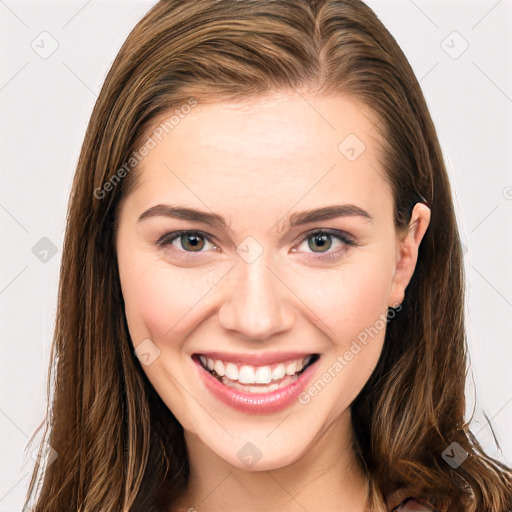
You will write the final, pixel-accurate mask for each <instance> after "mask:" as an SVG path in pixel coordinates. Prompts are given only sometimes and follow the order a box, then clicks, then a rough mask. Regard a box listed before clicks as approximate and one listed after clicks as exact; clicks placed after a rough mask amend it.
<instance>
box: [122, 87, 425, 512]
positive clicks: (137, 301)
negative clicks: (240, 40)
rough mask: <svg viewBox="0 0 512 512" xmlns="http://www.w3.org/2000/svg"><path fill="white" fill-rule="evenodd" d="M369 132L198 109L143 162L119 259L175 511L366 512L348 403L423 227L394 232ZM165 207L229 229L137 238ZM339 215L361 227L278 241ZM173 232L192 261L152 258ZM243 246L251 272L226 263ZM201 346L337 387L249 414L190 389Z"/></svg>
mask: <svg viewBox="0 0 512 512" xmlns="http://www.w3.org/2000/svg"><path fill="white" fill-rule="evenodd" d="M374 124H375V121H374V120H373V119H372V116H371V115H370V114H369V113H368V111H367V109H364V108H363V107H362V105H360V104H359V103H357V102H355V101H354V100H352V99H348V98H345V97H342V96H336V97H325V96H312V95H309V96H307V101H305V100H304V99H303V98H302V97H301V96H299V95H296V94H287V95H284V94H283V95H272V96H268V97H265V98H260V99H259V100H258V102H244V103H240V104H226V103H219V104H216V105H199V106H197V107H196V108H195V109H194V110H193V111H192V112H191V113H190V114H189V115H188V116H187V117H186V118H185V119H182V120H181V121H180V123H179V124H178V125H177V126H176V127H175V128H174V129H173V130H172V132H170V133H169V134H168V135H166V136H165V137H164V138H163V140H162V141H161V142H160V143H159V144H158V145H157V146H156V147H155V148H154V149H152V150H151V151H150V153H149V154H148V155H147V156H146V157H145V158H144V159H143V160H142V162H141V163H140V168H139V169H138V172H140V173H141V182H140V185H139V187H138V188H137V189H136V190H135V191H134V192H133V193H132V194H131V195H130V196H128V197H127V199H126V202H125V203H124V204H123V207H122V209H121V211H120V224H119V230H118V233H117V235H116V244H117V252H118V263H119V271H120V278H121V285H122V290H123V296H124V299H125V311H126V316H127V321H128V326H129V330H130V335H131V338H132V342H133V345H134V347H137V346H138V345H139V344H140V343H141V342H142V341H143V340H147V339H149V340H151V343H152V344H153V346H154V347H157V349H158V350H159V355H158V357H156V358H155V359H154V361H153V362H152V363H151V364H149V365H142V369H143V371H144V372H145V373H146V375H147V376H148V378H149V380H150V381H151V383H152V384H153V386H154V388H155V390H156V392H157V393H158V394H159V395H160V397H161V398H162V400H163V401H164V402H165V403H166V405H167V406H168V407H169V409H170V410H171V411H172V412H173V414H174V415H175V416H176V418H177V419H178V421H179V422H180V423H181V424H182V426H183V428H184V431H185V438H186V442H187V447H188V452H189V460H190V465H191V475H190V481H189V486H188V489H187V492H186V493H185V495H184V496H182V498H181V499H180V500H179V502H178V503H174V504H172V510H173V511H180V512H181V511H191V512H193V511H194V510H195V511H197V512H203V511H208V512H219V511H222V512H225V511H226V510H243V511H244V512H253V511H254V512H262V511H268V512H274V511H282V510H286V511H287V512H295V511H297V512H298V511H304V510H309V511H317V510H322V511H350V512H359V511H360V512H363V511H365V510H366V509H367V503H366V490H367V480H366V477H365V475H364V473H363V471H362V470H361V469H360V465H359V463H358V461H357V458H356V455H355V451H354V448H353V432H352V427H351V421H350V404H351V402H352V401H353V400H354V398H355V397H356V396H357V394H358V393H359V391H360V390H361V389H362V387H363V386H364V384H365V383H366V381H367V380H368V378H369V376H370V374H371V373H372V371H373V369H374V368H375V365H376V363H377V361H378V358H379V355H380V353H381V350H382V344H383V341H384V335H385V322H382V318H386V313H387V311H388V307H389V306H396V305H398V304H400V303H401V302H402V300H403V297H404V293H405V289H406V287H407V285H408V283H409V281H410V278H411V277H412V274H413V272H414V268H415V265H416V262H417V254H418V247H419V244H420V242H421V239H422V238H423V236H424V233H425V231H426V229H427V227H428V223H429V220H430V210H429V209H428V208H427V207H426V206H425V205H423V204H417V205H416V206H415V208H414V210H413V214H412V218H411V221H410V225H409V230H408V231H407V232H406V233H403V234H399V233H396V232H395V229H394V224H393V199H392V193H391V189H390V187H389V184H388V183H387V182H386V180H385V179H384V178H383V176H384V171H383V170H382V167H381V165H380V163H379V160H378V157H379V154H380V151H381V149H380V144H379V138H378V134H377V133H376V130H375V129H374ZM350 134H353V136H356V137H357V139H355V138H354V137H353V136H351V137H352V138H349V139H346V138H347V137H348V136H349V135H350ZM343 141H348V142H345V143H344V144H342V145H341V149H340V147H339V145H340V143H342V142H343ZM358 141H360V142H362V143H363V144H364V147H363V146H361V145H360V142H358ZM352 148H355V150H354V151H352ZM358 153H360V154H358ZM354 157H356V158H354ZM159 204H166V205H169V204H172V205H180V206H185V207H189V208H197V209H200V210H203V211H206V212H208V213H212V212H215V213H218V214H219V215H221V216H223V217H224V218H225V219H226V222H227V227H224V228H223V227H218V226H212V225H207V224H203V223H200V222H198V221H185V220H182V219H176V218H171V217H168V216H165V215H154V216H147V217H146V218H144V219H142V220H140V221H139V217H140V216H141V214H142V213H143V212H145V211H147V210H148V209H149V208H151V207H153V206H155V205H159ZM342 204H348V205H355V206H357V207H358V208H360V209H361V210H364V212H366V213H367V214H368V216H369V217H371V219H370V218H368V217H367V216H366V215H343V216H339V217H336V218H330V219H324V220H318V221H315V222H311V223H308V224H304V225H298V226H294V227H288V225H287V220H288V217H289V215H291V214H293V213H296V212H302V211H304V210H311V209H316V208H320V207H325V206H332V205H342ZM322 229H323V230H331V232H330V234H331V237H330V238H329V237H327V239H325V240H324V242H325V244H324V245H323V246H322V245H320V246H319V245H318V237H316V238H315V236H313V235H312V234H311V233H312V232H313V231H315V232H316V231H318V230H322ZM180 230H181V231H195V232H196V236H199V238H198V239H197V240H196V241H197V245H196V246H195V249H194V248H191V247H190V246H189V245H184V244H183V241H184V238H180V236H179V235H178V236H176V237H175V238H173V239H172V237H168V243H167V245H166V246H165V247H162V246H161V245H159V244H158V243H157V241H158V240H159V239H161V237H163V236H164V235H166V234H167V233H173V232H176V231H180ZM333 230H337V232H335V233H334V232H333ZM197 231H200V233H202V234H206V235H208V236H209V237H210V239H211V241H209V240H208V239H207V238H205V237H202V238H201V234H199V235H198V234H197ZM338 233H342V234H343V235H344V236H345V238H341V239H340V238H337V236H338ZM247 237H251V238H249V239H248V238H247ZM347 237H348V238H347ZM171 239H172V241H170V240H171ZM248 240H249V242H250V243H251V244H252V245H250V248H251V249H250V250H251V251H255V250H258V248H260V249H261V254H260V255H259V257H257V258H256V259H255V260H254V261H251V262H250V263H248V262H247V261H246V260H245V259H244V258H242V257H241V256H240V253H239V252H237V248H240V247H249V246H247V245H246V244H247V242H248ZM347 240H349V241H350V242H352V243H347ZM185 241H186V239H185ZM308 242H309V243H308ZM354 244H355V245H354ZM327 256H332V258H331V259H330V260H326V259H325V258H326V257H327ZM398 314H399V313H398ZM379 320H380V321H379ZM383 323H384V326H382V324H383ZM371 326H374V327H376V329H374V331H375V330H377V331H378V333H377V334H374V335H372V336H371V337H369V338H368V339H367V343H366V344H362V343H359V344H358V345H359V348H360V350H359V351H356V350H355V349H354V345H353V343H354V340H358V339H360V338H358V335H360V334H361V333H362V332H365V329H367V328H369V327H371ZM212 347H214V349H215V350H217V351H222V352H230V353H233V352H235V353H242V352H244V353H247V352H251V353H253V352H254V353H256V352H276V351H277V352H280V351H282V352H291V351H297V350H303V351H304V352H307V353H318V354H320V359H319V360H318V362H317V363H315V364H316V370H315V375H314V377H313V382H315V381H318V380H319V379H321V378H322V376H324V375H330V376H331V378H330V379H327V378H326V379H325V380H329V382H328V384H327V385H325V387H323V388H322V389H321V391H319V392H318V394H317V395H315V396H309V400H307V401H306V400H303V401H302V402H300V401H296V402H294V403H293V404H292V405H291V406H289V407H286V408H285V409H283V410H281V411H278V412H273V413H267V414H247V413H245V412H242V411H240V410H237V409H235V408H233V407H231V406H229V405H226V404H224V403H222V402H220V401H219V400H217V399H216V398H215V397H214V396H213V395H211V394H210V393H209V392H208V390H207V389H206V388H205V386H204V385H203V384H202V382H201V381H200V380H199V379H198V378H197V365H196V364H195V363H194V362H193V360H192V358H191V356H192V354H198V353H199V354H201V353H203V352H206V351H208V350H212ZM347 352H350V353H352V354H353V355H352V357H350V354H349V355H348V356H349V358H347V357H345V356H346V355H347ZM339 356H340V357H345V359H344V361H345V363H346V364H343V365H341V366H342V367H341V369H340V365H338V366H336V365H335V362H336V361H339V359H338V357H339ZM306 398H307V397H306ZM247 443H252V445H254V446H256V447H257V450H258V452H259V453H260V454H261V458H260V459H259V460H258V462H257V463H256V464H254V465H253V466H250V467H249V466H248V465H247V463H246V462H244V460H243V458H242V457H240V456H239V455H238V454H239V451H240V450H241V448H242V447H244V446H246V445H247Z"/></svg>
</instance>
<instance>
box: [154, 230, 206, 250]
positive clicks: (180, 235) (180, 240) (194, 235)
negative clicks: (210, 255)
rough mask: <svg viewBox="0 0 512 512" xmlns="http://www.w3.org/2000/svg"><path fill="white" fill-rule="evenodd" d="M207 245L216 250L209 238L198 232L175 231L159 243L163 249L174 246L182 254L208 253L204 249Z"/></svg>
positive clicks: (162, 238)
mask: <svg viewBox="0 0 512 512" xmlns="http://www.w3.org/2000/svg"><path fill="white" fill-rule="evenodd" d="M207 243H209V244H211V245H212V247H213V248H216V246H215V245H214V244H213V243H212V241H211V240H210V238H209V237H208V236H206V235H204V234H202V233H200V232H197V231H175V232H174V233H167V234H166V235H164V236H163V237H161V238H160V239H159V240H158V241H157V245H159V246H161V247H169V246H172V247H174V248H176V249H177V250H178V251H181V252H206V251H204V250H203V249H204V248H205V247H206V245H207Z"/></svg>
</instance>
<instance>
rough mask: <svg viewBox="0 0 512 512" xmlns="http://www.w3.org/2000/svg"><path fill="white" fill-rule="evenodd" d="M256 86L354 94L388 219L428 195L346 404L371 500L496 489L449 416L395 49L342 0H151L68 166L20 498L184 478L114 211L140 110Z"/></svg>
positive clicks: (156, 112) (447, 207) (431, 154)
mask: <svg viewBox="0 0 512 512" xmlns="http://www.w3.org/2000/svg"><path fill="white" fill-rule="evenodd" d="M272 91H290V92H292V91H305V92H316V93H320V94H333V95H336V94H344V95H346V96H347V95H348V96H349V97H352V98H354V99H356V100H358V101H359V102H362V103H363V104H364V105H365V106H367V107H369V108H370V109H371V110H372V111H373V112H374V113H375V114H376V118H377V119H378V123H377V125H376V127H375V129H376V130H378V131H379V133H380V134H381V135H382V139H383V140H384V147H383V148H382V155H381V160H382V162H381V163H382V166H383V168H384V170H385V172H386V175H387V178H388V180H389V183H390V184H391V187H392V191H393V197H394V203H395V225H396V228H397V230H401V229H404V228H406V226H407V224H408V221H409V219H410V214H411V211H412V207H413V206H414V204H415V203H416V202H418V201H422V202H426V203H427V204H428V206H429V207H430V208H431V221H430V226H429V228H428V230H427V232H426V235H425V237H424V239H423V241H422V243H421V246H420V250H419V257H418V263H417V267H416V270H415V272H414V275H413V277H412V280H411V282H410V284H409V286H408V288H407V291H406V295H405V300H404V302H403V304H402V310H401V311H400V312H399V313H398V314H397V315H396V316H395V318H394V319H393V320H392V321H391V322H390V323H389V325H388V326H387V331H386V338H385V343H384V349H383V352H382V355H381V358H380V360H379V363H378V365H377V367H376V369H375V371H374V373H373V375H372V376H371V378H370V380H369V381H368V383H367V384H366V386H365V387H364V389H363V390H362V391H361V393H360V395H359V396H358V397H357V399H356V400H355V402H354V403H353V405H352V421H353V427H354V431H355V434H356V437H357V442H358V450H359V455H360V457H361V460H362V463H363V465H364V467H365V468H366V471H367V473H368V477H369V480H370V482H371V501H372V504H373V509H374V510H376V509H378V508H380V507H381V506H382V504H383V503H385V502H386V500H388V499H389V496H390V495H391V494H393V493H396V492H397V491H399V490H400V489H415V490H417V492H418V493H419V495H420V496H421V497H423V498H426V499H427V500H429V501H430V502H432V503H433V504H434V505H435V507H436V509H437V510H438V511H448V510H449V511H451V512H453V511H464V512H477V511H478V512H502V511H504V510H505V509H506V508H507V507H512V489H511V471H510V470H509V469H508V468H507V467H505V466H504V465H503V464H502V463H500V462H498V461H496V460H493V459H492V458H490V457H489V456H487V455H486V454H485V453H484V452H483V450H482V448H481V446H480V445H479V444H478V442H477V440H476V439H475V437H474V436H473V435H472V434H471V432H470V430H469V427H468V424H467V423H466V422H465V420H464V413H465V393H464V392H465V376H466V350H467V349H466V339H465V331H464V276H463V264H462V251H461V242H460V239H459V234H458V229H457V224H456V219H455V214H454V208H453V203H452V198H451V189H450V185H449V181H448V177H447V173H446V170H445V166H444V163H443V158H442V154H441V150H440V146H439V143H438V140H437V136H436V132H435V128H434V125H433V123H432V120H431V117H430V115H429V112H428V109H427V106H426V103H425V100H424V97H423V94H422V92H421V90H420V87H419V84H418V81H417V80H416V78H415V76H414V73H413V71H412V69H411V67H410V65H409V63H408V62H407V60H406V58H405V56H404V54H403V53H402V51H401V50H400V48H399V46H398V45H397V43H396V41H395V40H394V38H393V37H392V36H391V35H390V34H389V32H388V31H387V30H386V28H385V27H384V26H383V24H382V23H381V22H380V21H379V20H378V18H377V17H376V15H375V14H374V13H373V11H372V10H371V9H370V8H369V7H367V6H366V5H365V4H363V3H362V2H361V1H359V0H272V1H268V0H244V1H239V0H166V1H160V2H158V3H157V4H156V5H155V6H154V7H153V8H152V9H151V10H150V11H149V12H148V13H147V14H146V16H145V17H144V18H143V19H142V20H141V21H140V22H139V23H138V24H137V26H136V27H135V28H134V29H133V31H132V32H131V34H130V35H129V37H128V38H127V40H126V42H125V43H124V45H123V46H122V48H121V50H120V51H119V54H118V55H117V57H116V59H115V61H114V63H113V65H112V67H111V69H110V71H109V73H108V76H107V78H106V80H105V83H104V85H103V88H102V90H101V93H100V95H99V97H98V100H97V103H96V105H95V107H94V111H93V113H92V116H91V119H90V123H89V126H88V129H87V133H86V136H85V141H84V144H83V147H82V151H81V154H80V158H79V162H78V167H77V170H76V174H75V177H74V182H73V188H72V193H71V198H70V202H69V208H68V218H67V229H66V235H65V240H64V247H63V253H62V264H61V276H60V287H59V297H58V308H57V317H56V324H55V333H54V341H53V345H52V353H51V365H50V368H49V374H48V385H49V386H50V385H51V386H52V389H53V396H52V400H51V399H50V398H49V399H48V405H47V415H46V418H45V420H44V422H43V423H44V425H45V430H44V440H46V441H47V442H48V443H49V444H50V446H51V447H52V448H53V449H54V450H56V452H57V454H58V456H57V459H56V460H55V461H54V462H52V463H51V464H47V465H46V466H45V465H44V464H42V465H41V466H39V465H38V466H37V467H36V468H35V470H34V473H33V475H32V480H31V484H30V489H29V492H28V494H27V502H26V506H27V504H28V502H29V500H31V499H33V498H35V497H36V496H34V495H35V494H36V484H37V483H40V484H41V488H40V489H39V492H38V495H37V497H36V498H37V499H36V500H35V502H36V504H35V505H34V508H33V510H35V511H37V512H62V511H64V510H66V511H69V510H77V511H81V512H93V511H94V512H106V511H108V512H112V511H128V510H129V511H130V512H138V511H144V512H151V511H157V510H163V509H164V507H165V504H166V503H167V504H169V503H171V502H172V499H174V498H175V497H176V496H178V495H179V494H180V493H181V492H182V491H183V489H185V487H186V484H187V478H188V472H189V466H188V459H187V453H186V448H185V442H184V436H183V429H182V427H181V425H180V424H179V423H178V421H177V420H176V418H175V417H174V416H173V414H172V412H170V411H169V409H168V408H167V407H166V406H165V404H164V403H163V402H162V400H161V399H160V398H159V396H158V395H157V393H156V392H155V390H154V389H153V387H152V386H151V384H150V383H149V381H148V379H147V378H146V376H145V374H144V372H143V371H142V369H141V366H140V363H139V361H138V359H137V357H136V356H135V354H134V351H133V347H132V344H131V342H130V336H129V332H128V328H127V323H126V319H125V314H124V308H123V297H122V293H121V288H120V282H119V274H118V268H117V260H116V252H115V244H114V239H115V229H116V219H117V213H118V211H119V206H120V204H121V201H122V199H123V198H125V197H126V196H127V195H128V194H129V193H130V191H131V190H132V189H133V187H134V186H135V185H136V178H137V168H136V165H135V164H136V162H133V161H132V159H133V158H134V156H133V155H134V152H136V151H137V148H139V147H140V146H141V144H142V143H144V141H146V143H147V141H148V139H147V137H148V135H149V134H150V133H151V132H150V129H152V127H154V123H155V120H156V119H159V118H160V117H161V116H162V115H163V114H165V113H166V112H171V114H172V109H175V108H176V109H178V110H179V109H182V110H179V112H182V111H183V112H184V111H185V110H184V107H183V106H184V105H187V104H189V105H191V104H194V102H198V103H199V104H201V103H203V104H204V103H208V102H214V101H217V102H218V101H223V100H231V99H239V100H244V99H250V98H251V97H258V96H262V95H265V94H267V93H269V92H272ZM127 162H128V164H127ZM130 162H131V163H130ZM122 169H124V171H122ZM48 395H49V397H50V395H51V393H50V387H49V388H48ZM42 425H43V424H42ZM42 425H41V426H42ZM41 426H40V427H39V429H40V428H41ZM452 443H457V445H452ZM450 445H451V446H452V447H453V446H456V447H457V446H458V448H457V449H459V448H460V450H464V452H465V453H467V454H468V457H467V458H466V459H465V460H464V462H463V463H462V464H460V465H459V466H458V467H455V468H452V467H451V465H449V464H448V463H447V462H446V461H445V458H443V452H444V451H445V450H446V449H447V448H449V446H450ZM390 505H391V503H389V502H388V503H387V506H388V507H389V506H390Z"/></svg>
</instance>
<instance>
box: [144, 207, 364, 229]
mask: <svg viewBox="0 0 512 512" xmlns="http://www.w3.org/2000/svg"><path fill="white" fill-rule="evenodd" d="M158 216H164V217H171V218H174V219H180V220H186V221H190V222H199V223H201V224H206V225H208V226H211V227H214V228H219V229H227V230H230V229H229V225H228V222H227V221H226V219H224V217H222V216H221V215H219V214H217V213H210V212H206V211H202V210H198V209H196V208H188V207H184V206H172V205H168V204H158V205H156V206H152V207H151V208H149V209H148V210H146V211H145V212H144V213H142V215H141V216H140V217H139V220H138V221H137V222H141V221H143V220H144V219H148V218H150V217H158ZM338 217H362V218H363V219H364V220H366V221H367V222H373V217H372V216H371V215H370V214H369V213H368V212H367V211H366V210H363V209H362V208H360V207H359V206H356V205H354V204H340V205H332V206H324V207H322V208H315V209H314V210H306V211H302V212H296V213H292V214H291V215H290V216H289V218H288V226H289V227H295V226H301V225H303V224H310V223H312V222H318V221H322V220H329V219H335V218H338Z"/></svg>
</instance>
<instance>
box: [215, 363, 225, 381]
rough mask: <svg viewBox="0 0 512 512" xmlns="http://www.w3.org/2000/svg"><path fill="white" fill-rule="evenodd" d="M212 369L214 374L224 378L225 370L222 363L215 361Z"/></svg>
mask: <svg viewBox="0 0 512 512" xmlns="http://www.w3.org/2000/svg"><path fill="white" fill-rule="evenodd" d="M213 369H214V370H215V373H216V374H217V375H218V376H219V377H224V375H225V370H224V363H223V362H222V361H215V364H214V365H213Z"/></svg>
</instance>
